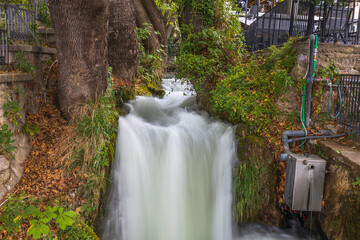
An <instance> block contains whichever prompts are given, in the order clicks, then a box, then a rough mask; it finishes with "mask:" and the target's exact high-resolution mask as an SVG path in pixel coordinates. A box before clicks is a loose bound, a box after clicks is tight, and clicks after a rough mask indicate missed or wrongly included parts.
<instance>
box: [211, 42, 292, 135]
mask: <svg viewBox="0 0 360 240" xmlns="http://www.w3.org/2000/svg"><path fill="white" fill-rule="evenodd" d="M293 43H294V42H293V40H290V41H289V42H287V43H285V44H284V45H283V46H282V47H280V48H277V47H275V46H272V47H270V48H269V49H268V51H267V52H266V53H264V55H263V56H262V55H260V56H256V55H252V56H250V57H249V58H247V59H246V60H244V61H243V62H241V63H239V64H238V65H237V66H236V67H234V68H233V69H232V71H231V72H230V74H228V75H227V76H226V77H225V78H224V79H223V80H222V81H221V82H220V83H219V84H218V85H217V86H216V87H215V89H214V90H213V91H212V98H211V102H212V106H213V108H212V110H213V111H214V113H216V114H217V115H219V116H222V117H223V118H226V119H228V120H230V121H231V122H232V123H234V124H235V123H239V122H243V123H246V124H247V125H249V126H251V127H252V129H253V130H254V131H256V132H261V131H264V130H266V129H267V128H268V127H269V126H270V124H271V123H273V122H274V121H275V122H276V119H278V117H279V111H278V110H277V107H276V104H275V102H276V100H277V99H278V98H279V97H281V96H282V95H283V94H284V93H285V92H286V90H287V88H288V87H289V86H293V85H294V84H295V83H294V79H293V78H292V77H291V76H290V70H291V69H292V68H293V66H294V64H295V61H296V52H295V50H294V47H293Z"/></svg>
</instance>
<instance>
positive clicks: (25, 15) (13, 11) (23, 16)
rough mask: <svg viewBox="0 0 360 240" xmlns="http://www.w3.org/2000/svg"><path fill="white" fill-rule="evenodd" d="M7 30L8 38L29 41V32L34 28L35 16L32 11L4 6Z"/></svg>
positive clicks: (10, 5)
mask: <svg viewBox="0 0 360 240" xmlns="http://www.w3.org/2000/svg"><path fill="white" fill-rule="evenodd" d="M5 8H6V9H7V26H6V27H7V30H8V33H9V38H11V39H14V40H24V41H30V39H31V36H32V33H31V31H32V30H33V29H34V27H35V14H34V12H33V11H32V10H29V9H26V8H20V7H18V6H17V5H13V4H6V5H5Z"/></svg>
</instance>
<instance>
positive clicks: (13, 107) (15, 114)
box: [2, 97, 22, 126]
mask: <svg viewBox="0 0 360 240" xmlns="http://www.w3.org/2000/svg"><path fill="white" fill-rule="evenodd" d="M5 100H6V102H5V103H4V105H3V106H2V107H3V109H4V110H5V112H4V117H7V118H8V119H9V121H10V122H12V123H13V124H14V125H15V126H17V125H18V121H19V120H20V119H22V116H21V114H20V112H21V108H20V106H19V103H18V102H15V101H11V100H9V99H8V98H7V97H5Z"/></svg>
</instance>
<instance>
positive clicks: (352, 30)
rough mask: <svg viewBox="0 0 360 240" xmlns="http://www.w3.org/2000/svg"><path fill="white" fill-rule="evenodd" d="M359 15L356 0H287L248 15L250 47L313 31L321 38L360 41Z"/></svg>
mask: <svg viewBox="0 0 360 240" xmlns="http://www.w3.org/2000/svg"><path fill="white" fill-rule="evenodd" d="M258 4H260V3H258ZM258 8H260V7H258ZM251 18H253V19H251ZM359 19H360V3H358V2H356V0H345V1H336V0H335V2H334V3H332V4H328V3H326V2H325V1H320V3H319V4H317V5H315V4H314V3H311V1H308V0H285V1H284V2H281V3H278V4H277V5H276V6H275V7H273V8H271V10H269V11H268V12H266V13H262V12H259V11H257V12H255V13H253V14H250V15H249V17H248V15H246V16H245V20H243V23H244V25H245V29H244V32H245V40H246V43H247V46H248V48H249V49H248V50H250V51H256V50H260V49H264V48H266V47H269V46H271V45H279V44H282V43H284V42H286V41H287V40H288V39H289V37H298V36H308V35H310V34H316V35H318V36H319V40H320V42H334V43H341V44H359V43H360V41H359V33H360V31H357V30H358V29H357V26H358V25H359V24H358V23H359ZM247 23H251V24H250V25H247Z"/></svg>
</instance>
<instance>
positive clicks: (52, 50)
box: [9, 45, 57, 54]
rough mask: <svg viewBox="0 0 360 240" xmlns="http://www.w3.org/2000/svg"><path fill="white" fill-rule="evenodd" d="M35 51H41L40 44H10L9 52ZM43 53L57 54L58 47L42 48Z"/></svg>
mask: <svg viewBox="0 0 360 240" xmlns="http://www.w3.org/2000/svg"><path fill="white" fill-rule="evenodd" d="M20 51H22V52H33V53H40V47H38V46H30V45H10V46H9V52H20ZM42 53H43V54H56V53H57V51H56V48H48V47H43V48H42Z"/></svg>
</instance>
